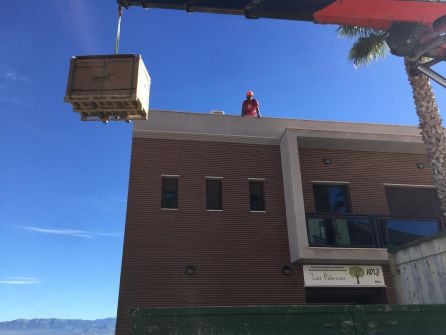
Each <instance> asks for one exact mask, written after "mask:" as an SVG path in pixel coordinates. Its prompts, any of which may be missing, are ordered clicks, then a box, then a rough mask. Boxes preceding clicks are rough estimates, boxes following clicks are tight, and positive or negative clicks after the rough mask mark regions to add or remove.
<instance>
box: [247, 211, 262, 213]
mask: <svg viewBox="0 0 446 335" xmlns="http://www.w3.org/2000/svg"><path fill="white" fill-rule="evenodd" d="M249 212H250V213H266V211H249Z"/></svg>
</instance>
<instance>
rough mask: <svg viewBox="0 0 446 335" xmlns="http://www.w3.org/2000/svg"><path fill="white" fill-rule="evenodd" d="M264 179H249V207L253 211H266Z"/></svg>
mask: <svg viewBox="0 0 446 335" xmlns="http://www.w3.org/2000/svg"><path fill="white" fill-rule="evenodd" d="M264 183H265V181H264V180H249V207H250V210H251V211H265V193H264Z"/></svg>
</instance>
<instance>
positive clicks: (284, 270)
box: [282, 265, 293, 276]
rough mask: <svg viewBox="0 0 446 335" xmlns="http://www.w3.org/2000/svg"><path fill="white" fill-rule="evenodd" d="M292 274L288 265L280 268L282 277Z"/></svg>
mask: <svg viewBox="0 0 446 335" xmlns="http://www.w3.org/2000/svg"><path fill="white" fill-rule="evenodd" d="M292 273H293V270H292V269H291V267H289V266H288V265H285V266H283V267H282V274H283V275H284V276H290V275H291V274H292Z"/></svg>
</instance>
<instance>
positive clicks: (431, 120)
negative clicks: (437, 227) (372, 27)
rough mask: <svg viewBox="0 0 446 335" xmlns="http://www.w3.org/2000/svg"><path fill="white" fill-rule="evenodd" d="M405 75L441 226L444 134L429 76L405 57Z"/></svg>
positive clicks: (445, 192)
mask: <svg viewBox="0 0 446 335" xmlns="http://www.w3.org/2000/svg"><path fill="white" fill-rule="evenodd" d="M405 65H406V71H407V76H408V78H409V82H410V86H411V87H412V92H413V99H414V103H415V107H416V111H417V115H418V118H419V120H420V123H419V128H420V130H421V136H422V138H423V141H424V143H425V144H426V152H427V157H428V159H429V161H430V163H431V166H432V175H433V179H434V186H435V187H436V189H437V194H438V198H439V200H440V209H441V212H442V214H443V217H442V218H441V219H442V220H441V222H442V226H443V229H445V225H444V222H445V220H444V219H445V218H446V136H445V132H444V129H443V126H442V120H441V117H440V113H439V109H438V105H437V103H436V101H435V96H434V93H433V90H432V86H431V84H430V81H429V78H428V77H427V76H426V75H424V74H422V73H420V72H418V71H416V70H414V68H413V64H411V63H410V62H409V61H408V60H407V59H406V60H405Z"/></svg>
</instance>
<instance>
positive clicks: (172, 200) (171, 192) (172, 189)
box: [161, 176, 178, 209]
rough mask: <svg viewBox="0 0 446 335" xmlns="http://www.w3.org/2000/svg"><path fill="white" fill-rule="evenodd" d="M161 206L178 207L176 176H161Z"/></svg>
mask: <svg viewBox="0 0 446 335" xmlns="http://www.w3.org/2000/svg"><path fill="white" fill-rule="evenodd" d="M161 208H169V209H177V208H178V177H176V176H168V177H167V176H163V177H162V186H161Z"/></svg>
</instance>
